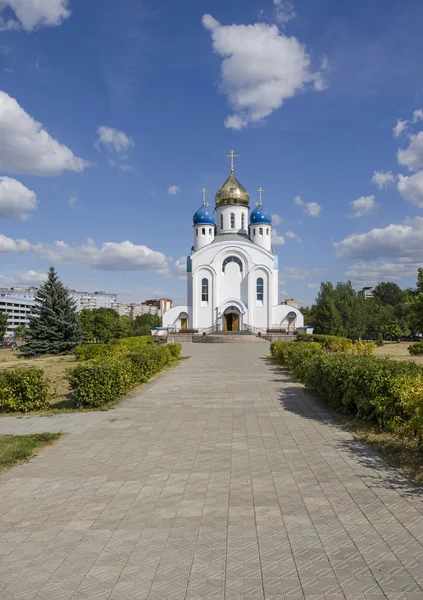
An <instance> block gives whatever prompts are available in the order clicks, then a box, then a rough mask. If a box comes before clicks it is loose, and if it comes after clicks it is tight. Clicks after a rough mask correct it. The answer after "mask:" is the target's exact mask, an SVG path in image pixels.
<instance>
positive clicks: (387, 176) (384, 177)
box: [370, 171, 395, 190]
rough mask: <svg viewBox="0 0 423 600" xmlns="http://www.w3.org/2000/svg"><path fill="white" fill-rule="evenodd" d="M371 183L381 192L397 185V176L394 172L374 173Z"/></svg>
mask: <svg viewBox="0 0 423 600" xmlns="http://www.w3.org/2000/svg"><path fill="white" fill-rule="evenodd" d="M370 181H371V183H374V185H377V187H378V188H379V189H380V190H381V189H382V188H384V187H388V186H389V185H391V184H393V183H395V176H394V174H393V173H392V171H386V172H385V171H374V172H373V175H372V178H371V180H370Z"/></svg>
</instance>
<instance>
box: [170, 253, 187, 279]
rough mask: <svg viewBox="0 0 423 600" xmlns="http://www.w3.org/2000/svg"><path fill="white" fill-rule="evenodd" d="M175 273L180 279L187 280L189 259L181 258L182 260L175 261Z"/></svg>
mask: <svg viewBox="0 0 423 600" xmlns="http://www.w3.org/2000/svg"><path fill="white" fill-rule="evenodd" d="M173 271H174V273H175V275H176V276H177V277H178V278H179V279H186V278H187V258H186V256H181V258H178V259H177V260H175V264H174V266H173Z"/></svg>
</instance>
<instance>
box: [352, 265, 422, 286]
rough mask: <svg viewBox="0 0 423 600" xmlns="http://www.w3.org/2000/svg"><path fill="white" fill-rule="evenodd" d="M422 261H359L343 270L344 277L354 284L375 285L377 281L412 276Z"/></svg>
mask: <svg viewBox="0 0 423 600" xmlns="http://www.w3.org/2000/svg"><path fill="white" fill-rule="evenodd" d="M422 266H423V261H422V262H420V263H419V262H404V261H401V260H398V261H370V262H368V261H359V262H356V263H353V264H352V265H351V266H349V267H348V269H347V270H346V271H345V278H346V279H350V280H351V281H352V282H353V283H354V284H355V285H360V286H364V285H372V286H374V285H376V284H377V283H379V281H395V280H399V279H401V277H413V276H416V274H417V269H418V268H419V267H422Z"/></svg>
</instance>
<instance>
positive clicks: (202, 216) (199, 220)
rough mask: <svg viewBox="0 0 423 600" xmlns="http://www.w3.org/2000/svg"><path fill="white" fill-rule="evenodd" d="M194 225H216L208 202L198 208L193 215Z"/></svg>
mask: <svg viewBox="0 0 423 600" xmlns="http://www.w3.org/2000/svg"><path fill="white" fill-rule="evenodd" d="M193 221H194V225H202V224H203V223H204V224H206V225H215V222H214V219H213V215H212V213H211V210H210V208H209V207H208V206H207V204H203V205H202V206H201V208H199V209H198V210H197V212H196V213H195V214H194V217H193Z"/></svg>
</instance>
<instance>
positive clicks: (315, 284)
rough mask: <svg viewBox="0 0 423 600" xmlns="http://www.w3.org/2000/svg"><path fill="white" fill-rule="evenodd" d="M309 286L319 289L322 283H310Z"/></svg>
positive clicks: (312, 288)
mask: <svg viewBox="0 0 423 600" xmlns="http://www.w3.org/2000/svg"><path fill="white" fill-rule="evenodd" d="M307 287H308V288H310V289H311V290H318V289H319V288H320V283H308V284H307Z"/></svg>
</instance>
